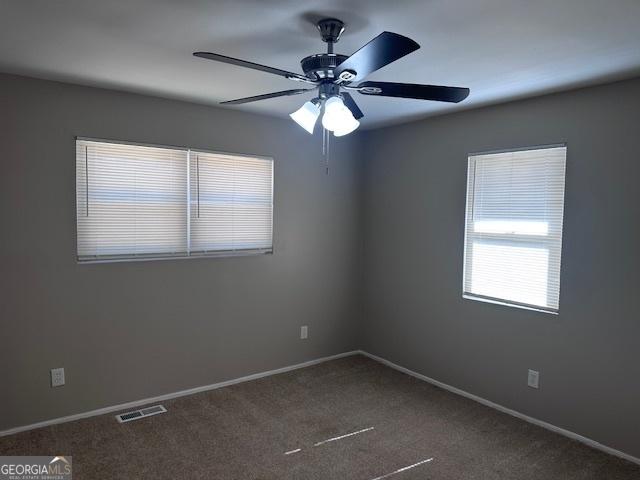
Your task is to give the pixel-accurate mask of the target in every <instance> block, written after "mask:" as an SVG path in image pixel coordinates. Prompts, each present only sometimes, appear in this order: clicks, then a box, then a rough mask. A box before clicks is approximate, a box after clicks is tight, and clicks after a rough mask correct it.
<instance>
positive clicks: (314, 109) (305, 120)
mask: <svg viewBox="0 0 640 480" xmlns="http://www.w3.org/2000/svg"><path fill="white" fill-rule="evenodd" d="M289 116H290V117H291V119H292V120H293V121H294V122H296V123H297V124H298V125H300V126H301V127H302V128H304V129H305V130H306V131H307V132H309V133H310V134H313V129H314V127H315V125H316V122H317V121H318V117H319V116H320V104H319V103H318V102H314V101H309V102H305V103H304V105H302V106H301V107H300V108H299V109H298V110H296V111H295V112H293V113H291V114H289Z"/></svg>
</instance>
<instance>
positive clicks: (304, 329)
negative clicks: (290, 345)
mask: <svg viewBox="0 0 640 480" xmlns="http://www.w3.org/2000/svg"><path fill="white" fill-rule="evenodd" d="M308 336H309V327H307V326H306V325H304V326H302V327H300V339H301V340H304V339H305V338H307V337H308Z"/></svg>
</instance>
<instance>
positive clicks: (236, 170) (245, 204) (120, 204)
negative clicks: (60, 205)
mask: <svg viewBox="0 0 640 480" xmlns="http://www.w3.org/2000/svg"><path fill="white" fill-rule="evenodd" d="M272 180H273V161H272V160H271V159H267V158H259V157H249V156H241V155H228V154H220V153H211V152H203V151H197V150H190V149H182V148H168V147H158V146H143V145H131V144H117V143H109V142H100V141H92V140H83V139H78V140H77V141H76V206H77V212H76V214H77V237H78V238H77V254H78V260H79V261H96V260H98V261H100V260H120V259H138V258H159V257H188V256H196V255H229V254H236V253H245V254H246V253H269V252H271V251H272V216H273V192H272V184H273V182H272Z"/></svg>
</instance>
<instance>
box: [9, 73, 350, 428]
mask: <svg viewBox="0 0 640 480" xmlns="http://www.w3.org/2000/svg"><path fill="white" fill-rule="evenodd" d="M0 92H1V93H0V182H1V184H0V195H1V200H0V210H1V217H0V218H2V223H1V225H2V232H1V244H0V260H1V262H2V276H1V292H2V293H1V299H0V317H1V319H0V341H1V343H2V344H1V346H0V365H2V367H3V375H2V376H3V378H2V382H1V384H2V386H1V387H0V390H1V394H0V430H3V429H7V428H10V427H13V426H18V425H25V424H29V423H32V422H37V421H40V420H45V419H50V418H55V417H59V416H63V415H68V414H73V413H78V412H83V411H87V410H91V409H95V408H99V407H103V406H108V405H113V404H117V403H121V402H126V401H131V400H135V399H140V398H144V397H149V396H153V395H158V394H163V393H168V392H174V391H177V390H181V389H186V388H190V387H195V386H200V385H206V384H210V383H214V382H219V381H222V380H227V379H231V378H236V377H239V376H243V375H247V374H250V373H256V372H261V371H265V370H269V369H274V368H277V367H282V366H286V365H291V364H295V363H298V362H302V361H305V360H309V359H314V358H318V357H322V356H325V355H331V354H335V353H340V352H344V351H348V350H352V349H354V348H356V347H357V346H358V345H357V342H356V333H357V332H356V328H357V322H356V321H354V317H356V316H357V315H358V314H359V308H360V298H359V290H358V289H359V284H360V278H359V272H360V271H361V268H360V267H361V265H360V263H359V262H360V258H361V257H360V252H361V249H360V245H359V234H360V230H361V228H360V225H359V222H360V218H361V215H360V211H359V209H360V202H361V192H360V182H361V180H360V179H361V175H360V167H359V165H358V160H357V156H356V155H355V153H356V152H355V146H356V144H357V140H356V139H355V138H353V137H352V138H346V139H342V140H340V141H337V142H336V143H335V144H334V149H333V152H334V153H333V159H332V161H331V173H330V175H329V176H326V175H325V173H324V169H323V167H322V159H321V140H320V136H319V135H318V136H316V137H315V138H313V137H311V136H309V135H308V134H307V133H306V132H304V131H303V130H302V129H300V128H299V127H297V126H296V125H295V124H293V122H289V121H285V120H282V119H274V118H270V117H264V116H257V115H249V114H245V113H239V112H237V111H233V110H222V109H216V108H210V107H204V106H198V105H194V104H188V103H182V102H176V101H170V100H163V99H158V98H153V97H146V96H141V95H133V94H126V93H118V92H113V91H108V90H100V89H94V88H86V87H79V86H72V85H65V84H61V83H54V82H47V81H41V80H35V79H29V78H24V77H16V76H9V75H0ZM76 135H78V136H88V137H98V138H110V139H120V140H128V141H134V142H147V143H157V144H169V145H186V146H191V147H196V148H206V149H214V150H221V151H228V152H239V153H250V154H260V155H269V156H272V157H274V158H275V208H274V215H275V219H274V236H275V244H274V254H273V255H264V256H254V257H236V258H209V259H197V260H167V261H151V262H133V263H112V264H100V265H78V264H77V263H76V261H75V237H74V236H75V210H74V209H75V207H74V205H75V156H74V155H75V154H74V137H75V136H76ZM300 325H309V336H310V338H309V339H308V340H306V341H301V340H299V327H300ZM53 367H65V369H66V374H67V385H66V386H65V387H62V388H55V389H52V388H50V387H49V369H51V368H53Z"/></svg>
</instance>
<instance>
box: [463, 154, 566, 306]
mask: <svg viewBox="0 0 640 480" xmlns="http://www.w3.org/2000/svg"><path fill="white" fill-rule="evenodd" d="M565 163H566V147H564V146H560V147H548V148H538V149H532V150H522V151H515V152H504V153H491V154H479V155H471V156H470V157H469V165H468V166H469V170H468V181H467V211H466V228H465V254H464V280H463V294H464V296H465V297H467V298H475V299H480V300H488V301H498V302H501V303H508V304H513V305H519V306H525V307H533V308H537V309H541V310H546V311H550V312H557V311H558V306H559V300H560V258H561V249H562V221H563V210H564V208H563V206H564V180H565Z"/></svg>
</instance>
